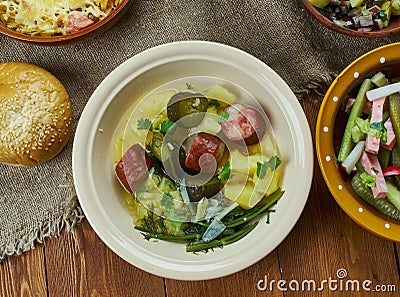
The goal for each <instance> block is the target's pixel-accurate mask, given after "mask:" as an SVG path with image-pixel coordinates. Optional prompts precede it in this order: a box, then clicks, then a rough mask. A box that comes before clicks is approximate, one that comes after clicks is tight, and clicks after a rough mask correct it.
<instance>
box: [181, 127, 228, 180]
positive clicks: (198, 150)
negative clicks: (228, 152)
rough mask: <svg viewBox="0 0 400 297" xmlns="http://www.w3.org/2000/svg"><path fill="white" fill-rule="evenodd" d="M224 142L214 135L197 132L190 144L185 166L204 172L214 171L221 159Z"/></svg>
mask: <svg viewBox="0 0 400 297" xmlns="http://www.w3.org/2000/svg"><path fill="white" fill-rule="evenodd" d="M224 150H225V144H224V143H223V142H222V141H221V140H220V139H219V138H218V137H216V136H214V135H211V134H208V133H204V132H202V133H199V134H197V135H196V137H195V138H194V141H193V143H192V145H191V146H190V150H189V153H188V155H187V157H186V160H185V166H186V167H187V168H190V169H194V170H197V171H201V172H204V173H214V172H215V170H216V166H217V164H218V163H219V162H220V161H221V159H222V157H223V154H224Z"/></svg>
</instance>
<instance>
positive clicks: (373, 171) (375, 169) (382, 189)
mask: <svg viewBox="0 0 400 297" xmlns="http://www.w3.org/2000/svg"><path fill="white" fill-rule="evenodd" d="M360 162H361V165H362V166H363V167H364V169H365V171H366V172H367V173H368V174H369V175H375V177H376V182H375V187H374V188H372V194H373V195H374V198H384V197H385V196H386V194H387V193H388V188H387V185H386V181H385V177H384V176H383V173H382V168H381V165H380V164H379V160H378V157H377V156H376V155H374V154H370V153H367V152H365V151H364V152H363V154H362V155H361V159H360Z"/></svg>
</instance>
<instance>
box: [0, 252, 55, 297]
mask: <svg viewBox="0 0 400 297" xmlns="http://www.w3.org/2000/svg"><path fill="white" fill-rule="evenodd" d="M0 296H1V297H19V296H24V297H42V296H47V284H46V268H45V265H44V252H43V247H42V246H40V245H39V246H37V247H36V248H35V249H33V250H31V251H29V252H28V253H25V254H23V255H21V256H13V257H10V258H8V259H7V260H4V261H3V262H2V263H1V265H0Z"/></svg>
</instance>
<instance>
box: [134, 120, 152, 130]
mask: <svg viewBox="0 0 400 297" xmlns="http://www.w3.org/2000/svg"><path fill="white" fill-rule="evenodd" d="M137 129H138V130H148V131H153V123H152V122H151V121H150V120H149V119H146V118H140V119H139V120H138V122H137Z"/></svg>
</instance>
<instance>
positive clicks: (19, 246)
mask: <svg viewBox="0 0 400 297" xmlns="http://www.w3.org/2000/svg"><path fill="white" fill-rule="evenodd" d="M131 1H133V4H132V6H131V8H130V10H129V11H128V12H127V14H126V15H125V16H124V17H123V18H122V19H121V20H120V21H119V23H117V24H116V25H115V26H114V27H112V28H111V29H110V30H108V31H107V32H105V33H103V34H102V35H100V36H98V37H96V38H95V39H93V40H90V41H84V42H81V43H77V44H74V45H68V46H63V47H43V46H33V45H29V44H25V43H21V42H18V41H15V40H12V39H10V38H8V37H5V36H0V61H26V62H30V63H34V64H37V65H39V66H41V67H44V68H45V69H47V70H49V71H50V72H52V73H53V74H54V75H55V76H57V77H58V78H59V79H60V80H61V82H62V83H63V84H64V85H65V87H66V89H67V91H68V92H69V94H70V97H71V99H72V104H73V112H74V121H75V127H76V123H77V122H78V120H79V117H80V114H81V112H82V110H83V108H84V106H85V104H86V102H87V100H88V99H89V97H90V95H91V94H92V92H93V91H94V90H95V88H96V87H97V86H98V85H99V83H100V82H101V81H102V80H103V79H104V78H105V76H106V75H107V74H109V73H110V72H111V71H112V70H113V69H114V68H115V67H116V66H118V65H119V64H121V63H122V62H124V61H125V60H127V59H128V58H130V57H132V56H133V55H135V54H137V53H138V52H140V51H142V50H144V49H147V48H150V47H153V46H156V45H159V44H162V43H167V42H172V41H177V40H194V39H196V40H209V41H216V42H220V43H225V44H228V45H231V46H234V47H238V48H240V49H242V50H244V51H247V52H249V53H250V54H252V55H254V56H256V57H257V58H259V59H261V60H262V61H264V62H265V63H266V64H267V65H269V66H270V67H271V68H272V69H274V70H275V71H276V72H277V73H278V74H279V75H281V76H282V77H283V79H284V80H285V81H286V82H287V83H288V85H289V86H290V87H291V88H292V90H293V91H295V92H296V94H297V95H298V96H299V99H301V97H302V95H303V98H304V97H306V96H304V95H306V94H307V92H310V91H317V92H322V93H323V91H324V89H325V88H326V86H327V85H329V83H330V82H331V81H332V78H333V77H334V75H335V74H338V73H339V72H340V71H341V70H342V69H343V68H344V67H345V66H346V65H347V64H349V63H350V62H351V61H353V60H354V59H355V58H357V57H358V56H360V55H361V54H363V53H366V52H367V51H369V50H371V49H373V48H376V47H378V46H381V45H384V44H388V43H392V42H398V41H400V36H394V37H390V38H383V39H376V40H371V39H362V38H352V37H348V36H345V35H340V34H337V33H335V32H331V31H330V30H328V29H326V28H325V27H323V26H322V25H320V24H318V23H316V21H315V20H314V19H312V18H311V17H310V16H309V15H308V14H307V13H306V11H305V10H304V9H303V7H302V5H301V3H300V1H296V0H284V1H282V0H131ZM399 54H400V53H399ZM0 83H1V82H0ZM1 141H4V140H1ZM72 143H73V138H72V137H71V139H70V141H69V143H68V145H67V147H66V148H65V149H64V150H63V151H62V153H61V154H60V155H59V156H58V157H56V158H55V159H53V160H52V161H50V162H48V163H45V164H43V165H40V166H37V167H32V168H17V167H10V166H6V165H0V172H1V175H0V260H2V259H4V258H5V257H7V256H9V255H13V254H20V253H22V252H24V251H27V250H29V249H31V248H33V247H34V244H35V243H36V242H43V240H44V239H45V238H47V237H52V236H57V235H59V234H60V231H61V230H62V229H64V228H66V229H67V230H72V227H73V226H75V225H76V224H77V223H78V222H79V221H80V220H81V219H82V218H83V217H84V215H83V212H82V210H81V209H80V207H79V202H78V200H77V197H76V195H75V192H74V187H73V182H72V165H71V152H72Z"/></svg>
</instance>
